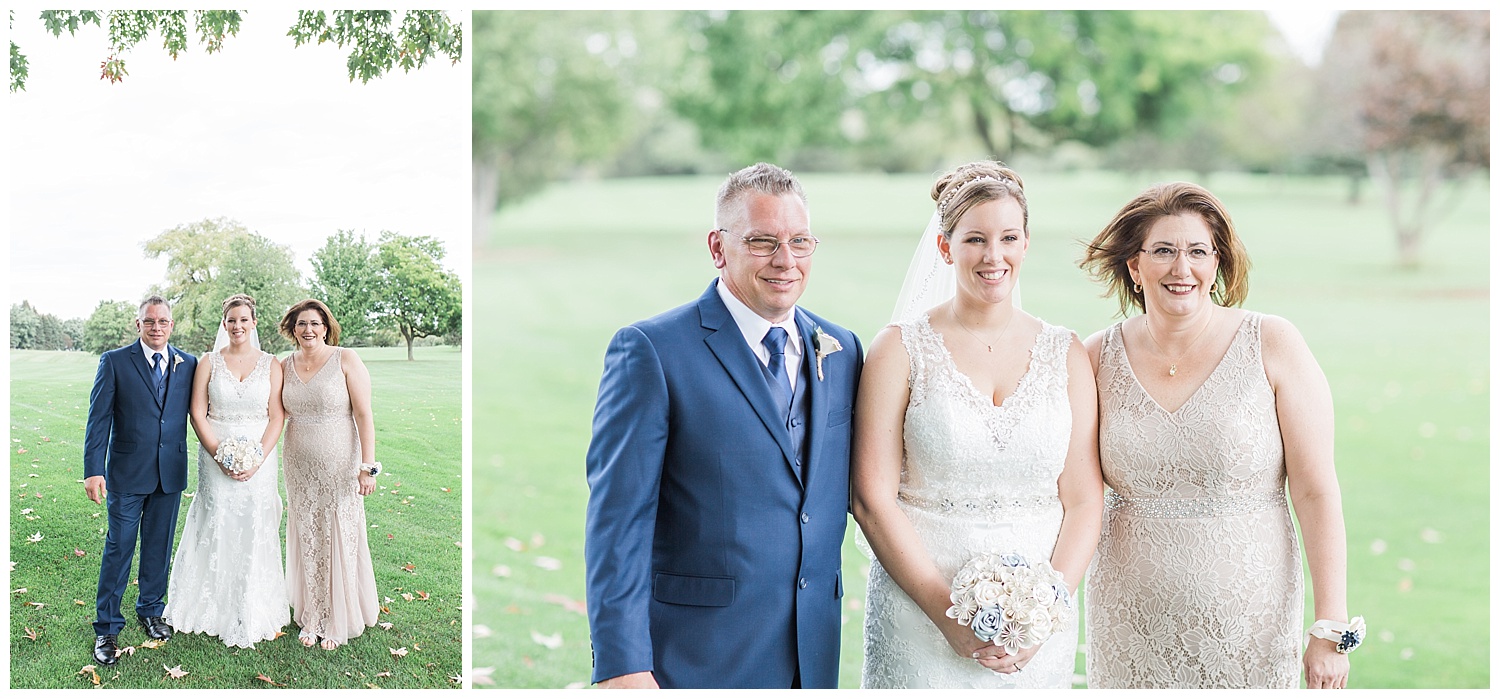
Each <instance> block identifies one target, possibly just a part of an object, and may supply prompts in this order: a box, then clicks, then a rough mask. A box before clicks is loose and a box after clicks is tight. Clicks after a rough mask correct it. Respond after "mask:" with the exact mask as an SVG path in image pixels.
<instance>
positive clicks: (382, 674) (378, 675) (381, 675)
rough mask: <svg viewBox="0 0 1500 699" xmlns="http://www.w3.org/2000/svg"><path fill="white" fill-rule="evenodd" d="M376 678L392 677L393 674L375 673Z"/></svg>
mask: <svg viewBox="0 0 1500 699" xmlns="http://www.w3.org/2000/svg"><path fill="white" fill-rule="evenodd" d="M375 676H376V677H390V676H391V673H389V672H377V673H375Z"/></svg>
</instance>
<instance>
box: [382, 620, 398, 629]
mask: <svg viewBox="0 0 1500 699" xmlns="http://www.w3.org/2000/svg"><path fill="white" fill-rule="evenodd" d="M392 626H395V624H392V623H391V622H389V621H382V622H380V628H382V629H385V630H386V631H390V630H391V627H392Z"/></svg>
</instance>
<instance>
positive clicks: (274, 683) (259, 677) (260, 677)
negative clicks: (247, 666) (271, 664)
mask: <svg viewBox="0 0 1500 699" xmlns="http://www.w3.org/2000/svg"><path fill="white" fill-rule="evenodd" d="M255 679H257V680H260V681H261V682H265V683H266V684H269V685H271V686H273V687H285V686H286V685H284V684H282V683H280V682H277V681H276V680H273V679H271V678H269V677H266V675H265V673H261V674H259V675H256V676H255Z"/></svg>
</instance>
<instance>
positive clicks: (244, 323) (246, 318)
mask: <svg viewBox="0 0 1500 699" xmlns="http://www.w3.org/2000/svg"><path fill="white" fill-rule="evenodd" d="M254 330H255V314H254V313H251V312H250V307H249V306H244V305H240V306H231V307H230V308H229V310H228V311H226V312H225V313H224V332H226V333H228V334H229V344H230V345H233V346H236V347H237V346H239V345H241V344H243V343H245V342H247V341H248V340H249V339H250V333H251V332H252V331H254Z"/></svg>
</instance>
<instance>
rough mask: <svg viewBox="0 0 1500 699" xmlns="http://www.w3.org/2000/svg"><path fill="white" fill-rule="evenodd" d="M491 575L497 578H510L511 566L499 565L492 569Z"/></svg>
mask: <svg viewBox="0 0 1500 699" xmlns="http://www.w3.org/2000/svg"><path fill="white" fill-rule="evenodd" d="M490 573H491V574H492V575H494V576H495V577H497V578H508V577H510V566H506V565H497V566H495V567H494V568H491V569H490Z"/></svg>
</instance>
